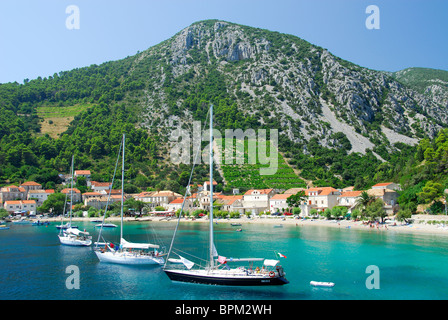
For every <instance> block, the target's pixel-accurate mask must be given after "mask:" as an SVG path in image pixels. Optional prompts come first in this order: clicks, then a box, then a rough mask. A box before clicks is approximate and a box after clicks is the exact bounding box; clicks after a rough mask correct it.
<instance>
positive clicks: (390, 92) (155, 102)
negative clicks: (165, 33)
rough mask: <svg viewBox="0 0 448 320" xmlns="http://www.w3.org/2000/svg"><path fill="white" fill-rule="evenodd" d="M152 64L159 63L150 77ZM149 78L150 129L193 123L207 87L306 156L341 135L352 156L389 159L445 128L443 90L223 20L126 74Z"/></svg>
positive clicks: (194, 29)
mask: <svg viewBox="0 0 448 320" xmlns="http://www.w3.org/2000/svg"><path fill="white" fill-rule="evenodd" d="M148 61H157V62H156V63H155V64H154V63H153V64H152V65H151V67H150V70H148V69H147V68H148V64H146V62H148ZM139 69H140V71H139ZM143 70H148V71H149V72H148V81H149V89H148V90H146V91H145V96H144V97H143V98H141V99H140V100H141V102H142V104H143V106H144V109H145V112H144V114H146V119H145V121H144V125H145V126H147V127H152V126H153V125H154V124H156V125H157V126H158V127H159V128H167V129H173V128H174V127H176V126H177V125H181V124H182V123H184V122H188V121H190V120H191V119H193V118H194V111H195V110H192V109H191V108H189V105H188V103H185V102H186V101H187V99H188V97H189V96H190V95H191V94H199V93H205V92H204V90H203V89H207V87H210V86H213V90H214V92H208V95H207V97H205V98H206V99H208V100H210V99H212V98H213V95H214V94H215V97H216V96H219V97H221V98H223V99H229V100H230V101H232V102H233V103H234V104H236V108H237V110H238V112H239V113H240V114H241V116H242V117H243V118H244V117H251V118H252V119H254V121H255V123H258V124H259V125H260V126H262V125H264V124H266V125H267V126H272V125H277V126H279V129H281V134H282V135H284V136H286V137H288V139H290V140H291V141H293V142H294V143H298V144H300V145H301V146H302V147H303V151H304V152H305V153H306V152H307V147H306V145H307V142H309V141H310V140H311V139H312V138H316V139H317V140H318V143H319V144H320V145H322V146H324V147H329V148H334V147H337V141H336V139H335V138H334V136H335V134H336V133H338V132H341V133H343V134H344V135H345V137H346V138H347V139H348V140H349V142H350V144H351V148H350V151H351V152H361V153H365V152H366V149H367V148H370V149H371V150H373V149H375V147H378V146H380V145H382V146H384V147H385V148H386V149H387V150H388V151H393V150H395V147H394V146H393V143H396V142H403V143H405V144H411V145H413V144H416V143H417V142H418V139H419V138H422V137H424V136H430V137H433V136H434V135H435V134H436V133H437V131H438V130H439V129H440V128H441V126H445V125H446V124H448V112H447V109H448V99H446V97H445V96H443V97H440V96H439V95H438V94H437V88H434V89H433V90H432V91H431V94H427V92H418V91H417V90H414V89H412V88H410V87H407V86H405V85H403V84H402V83H400V82H399V81H397V80H396V79H395V78H394V77H392V76H391V75H389V74H387V73H384V72H380V71H375V70H369V69H366V68H362V67H360V66H357V65H354V64H352V63H350V62H347V61H344V60H342V59H340V58H338V57H335V56H334V55H332V54H331V53H330V52H328V51H327V50H325V49H322V48H320V47H317V46H314V45H311V44H310V43H308V42H306V41H304V40H301V39H299V38H297V37H294V36H290V35H286V34H280V33H277V32H270V31H266V30H261V29H255V28H251V27H246V26H241V25H236V24H232V23H228V22H223V21H215V20H210V21H202V22H198V23H195V24H193V25H191V26H189V27H187V28H185V29H184V30H182V31H181V32H179V33H178V34H176V35H175V36H174V37H173V38H171V39H169V40H167V41H165V42H163V43H161V44H160V45H158V46H156V47H153V48H150V49H148V50H147V51H145V52H143V53H141V54H140V55H139V56H138V57H137V58H136V59H135V61H134V64H133V67H132V70H131V71H130V73H131V74H132V73H133V72H134V73H138V72H144V71H143ZM201 90H202V92H201ZM205 91H207V90H205ZM178 93H179V94H178ZM180 93H182V94H180ZM173 110H174V111H175V112H172V111H173ZM161 111H162V112H161ZM221 125H223V123H221ZM224 125H225V124H224ZM378 157H380V156H379V155H378Z"/></svg>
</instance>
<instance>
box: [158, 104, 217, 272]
mask: <svg viewBox="0 0 448 320" xmlns="http://www.w3.org/2000/svg"><path fill="white" fill-rule="evenodd" d="M209 115H210V108H209V109H208V112H207V116H206V117H205V122H204V126H203V128H202V131H204V130H205V126H206V125H207V119H208V116H209ZM202 131H201V134H202ZM201 142H202V139H201ZM210 143H211V142H210ZM193 148H194V146H193ZM199 150H201V144H199V146H198V149H197V150H196V155H195V157H194V160H193V167H192V168H191V172H190V178H189V179H188V184H187V189H186V190H185V195H184V201H183V202H182V207H181V209H180V212H179V217H178V219H177V223H176V228H175V229H174V233H173V238H172V239H171V244H170V249H169V250H168V256H167V258H166V261H165V265H164V266H163V268H165V267H166V264H167V263H168V258H169V257H170V253H171V249H172V248H173V244H174V239H175V237H176V233H177V229H178V228H179V222H180V218H181V217H182V212H183V211H184V205H185V200H186V198H187V192H188V191H189V187H190V183H191V178H192V177H193V171H194V167H195V166H196V160H197V158H198V155H199Z"/></svg>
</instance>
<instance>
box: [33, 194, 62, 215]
mask: <svg viewBox="0 0 448 320" xmlns="http://www.w3.org/2000/svg"><path fill="white" fill-rule="evenodd" d="M64 204H65V194H62V193H53V194H50V195H49V196H48V198H47V200H45V201H44V203H43V204H42V206H40V207H39V208H37V210H38V211H39V212H51V213H53V214H62V213H64Z"/></svg>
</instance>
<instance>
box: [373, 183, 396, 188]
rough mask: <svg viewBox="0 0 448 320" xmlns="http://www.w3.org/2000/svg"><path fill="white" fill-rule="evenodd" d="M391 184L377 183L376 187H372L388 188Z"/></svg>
mask: <svg viewBox="0 0 448 320" xmlns="http://www.w3.org/2000/svg"><path fill="white" fill-rule="evenodd" d="M392 183H393V182H383V183H377V184H376V185H374V187H385V186H388V185H390V184H392Z"/></svg>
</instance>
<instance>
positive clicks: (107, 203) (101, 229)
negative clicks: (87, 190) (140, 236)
mask: <svg viewBox="0 0 448 320" xmlns="http://www.w3.org/2000/svg"><path fill="white" fill-rule="evenodd" d="M122 145H123V139H122V140H121V144H120V148H119V149H118V156H117V161H116V162H115V169H114V175H113V177H112V184H111V185H110V188H109V196H108V197H107V202H106V207H105V208H104V215H103V221H102V222H101V228H100V233H99V234H98V241H97V245H96V247H95V248H98V242H100V237H101V238H103V240H104V242H106V239H104V237H103V235H102V232H103V225H104V220H105V219H106V213H107V208H108V207H109V200H110V195H111V193H112V187H113V185H114V179H115V174H116V173H117V167H118V160H119V159H120V154H121V146H122ZM120 241H121V240H120Z"/></svg>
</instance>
